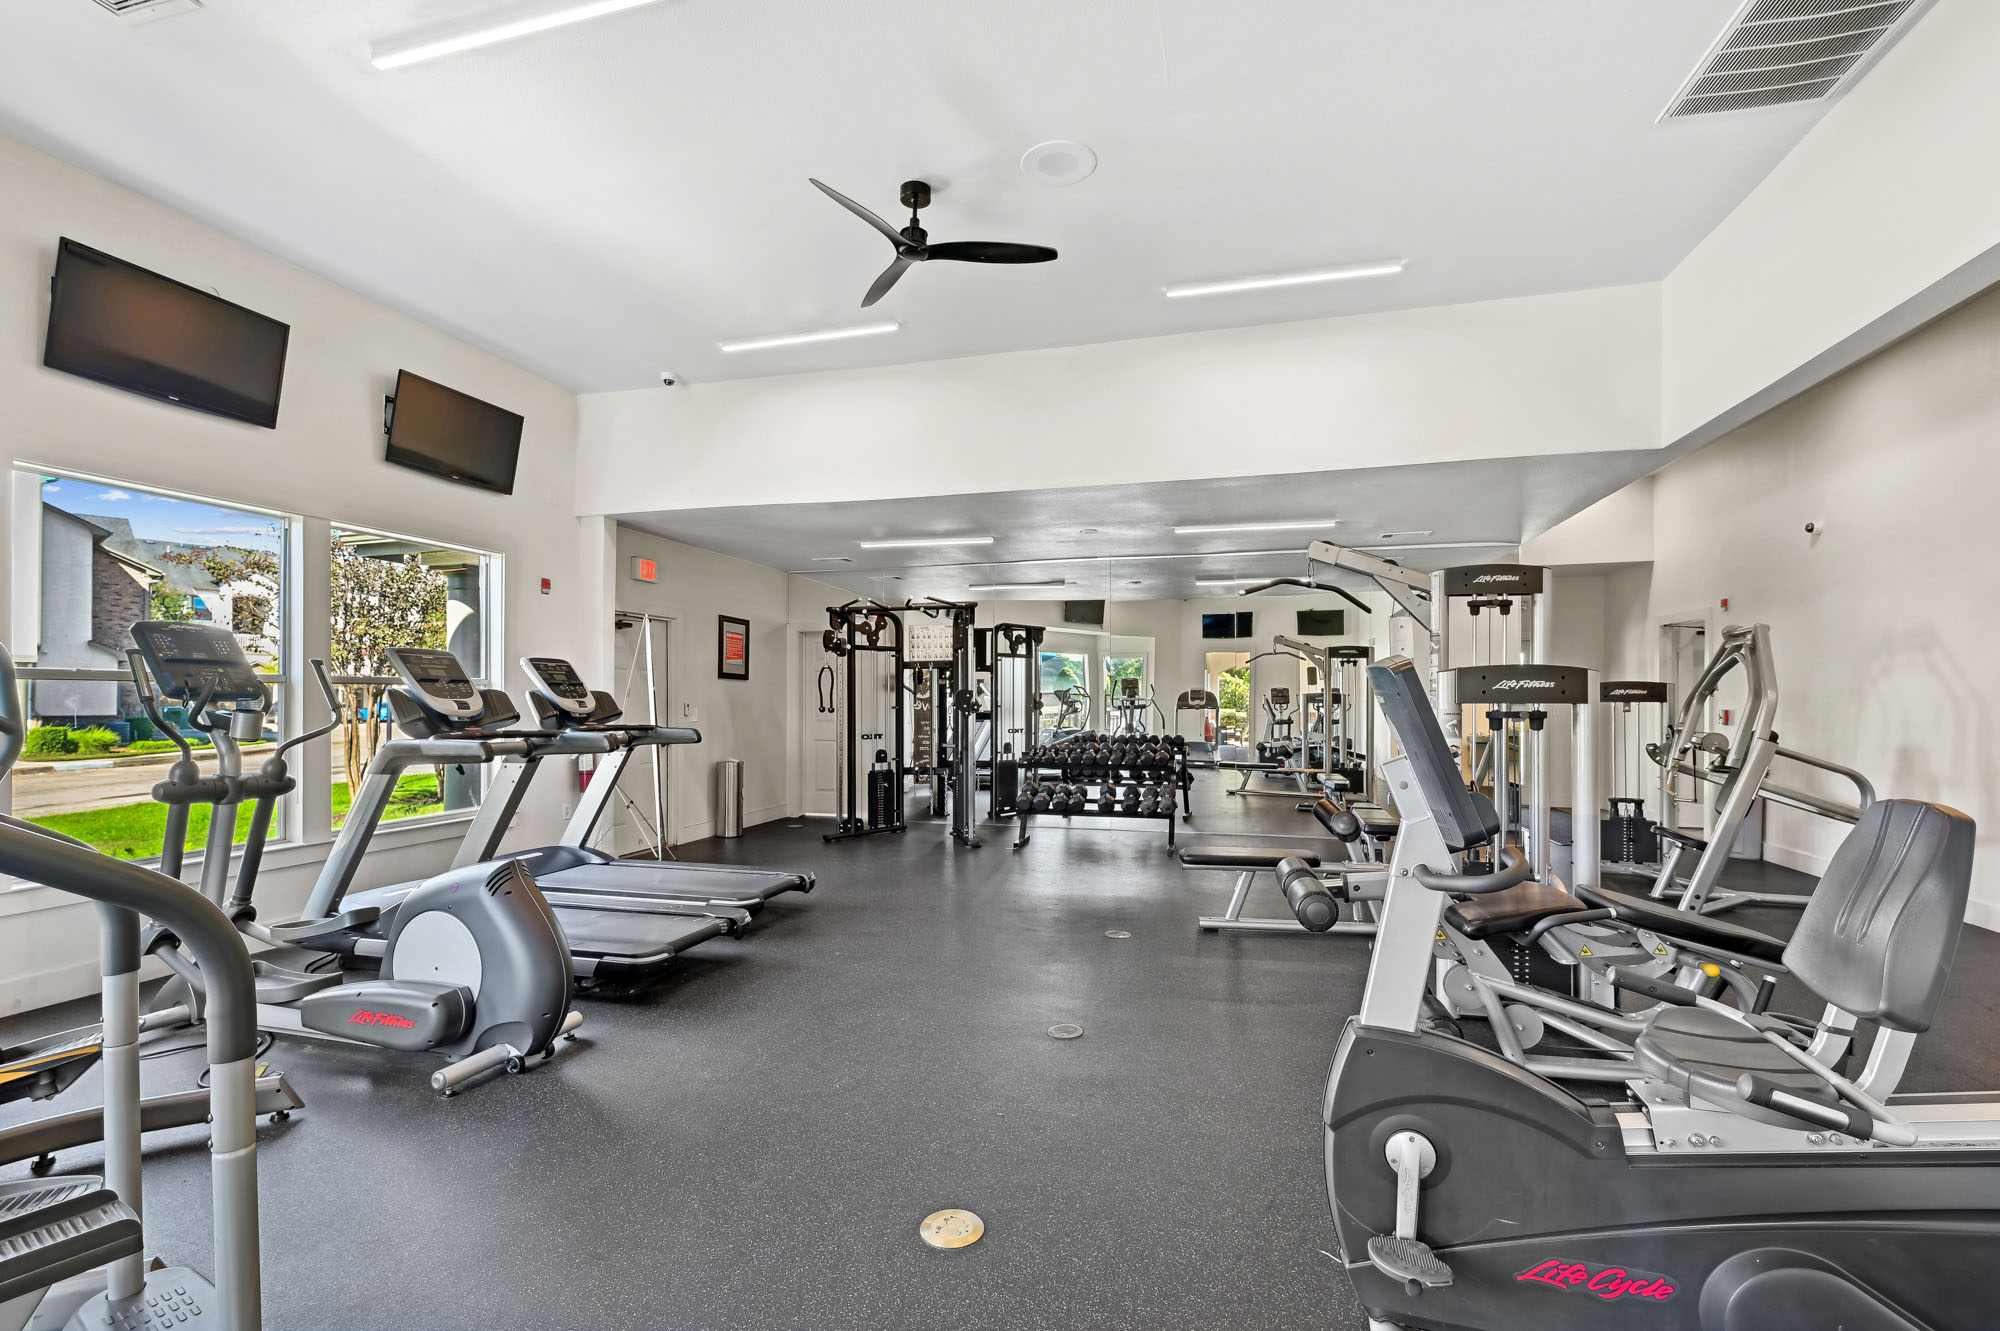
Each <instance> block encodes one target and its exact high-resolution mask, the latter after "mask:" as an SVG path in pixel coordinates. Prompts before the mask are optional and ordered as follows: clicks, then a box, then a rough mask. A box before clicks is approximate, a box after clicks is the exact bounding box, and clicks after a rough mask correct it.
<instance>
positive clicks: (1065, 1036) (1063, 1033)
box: [1049, 1021, 1083, 1040]
mask: <svg viewBox="0 0 2000 1331" xmlns="http://www.w3.org/2000/svg"><path fill="white" fill-rule="evenodd" d="M1049 1034H1050V1035H1051V1036H1053V1037H1055V1038H1056V1039H1058V1040H1074V1039H1076V1038H1077V1037H1078V1036H1080V1035H1082V1034H1083V1027H1081V1026H1078V1025H1075V1024H1073V1023H1071V1022H1067V1021H1066V1022H1064V1023H1063V1024H1062V1025H1060V1026H1051V1027H1049Z"/></svg>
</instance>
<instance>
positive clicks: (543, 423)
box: [0, 138, 587, 1012]
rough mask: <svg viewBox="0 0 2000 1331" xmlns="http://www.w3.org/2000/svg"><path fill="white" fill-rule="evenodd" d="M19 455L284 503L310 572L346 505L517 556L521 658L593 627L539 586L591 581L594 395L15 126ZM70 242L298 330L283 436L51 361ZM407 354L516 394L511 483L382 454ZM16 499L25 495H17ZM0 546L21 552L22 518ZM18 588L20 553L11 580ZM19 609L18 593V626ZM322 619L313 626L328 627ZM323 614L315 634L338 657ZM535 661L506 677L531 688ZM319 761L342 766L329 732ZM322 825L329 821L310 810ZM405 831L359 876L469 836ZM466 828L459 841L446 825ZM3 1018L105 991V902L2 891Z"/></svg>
mask: <svg viewBox="0 0 2000 1331" xmlns="http://www.w3.org/2000/svg"><path fill="white" fill-rule="evenodd" d="M0 198H4V199H5V200H6V201H7V202H6V206H5V207H4V208H0V309H5V310H7V311H9V312H10V313H9V315H8V317H7V318H6V319H4V320H0V402H4V403H5V404H6V409H5V411H4V413H0V450H4V453H5V456H6V459H7V460H9V461H14V462H26V463H33V464H38V465H40V466H44V467H48V468H52V469H61V470H69V471H76V472H84V473H90V474H95V475H100V476H103V477H107V478H110V479H114V480H118V481H126V482H130V483H132V484H135V485H141V486H149V487H156V488H165V489H171V490H185V491H191V492H195V493H199V494H201V495H204V496H208V497H211V498H215V499H220V500H224V501H237V502H242V503H247V504H254V505H257V506H260V507H266V508H277V509H281V510H284V511H287V512H292V513H297V514H301V515H304V516H306V517H308V518H310V519H313V520H314V525H312V526H311V527H310V531H316V532H317V533H318V535H317V540H318V541H319V542H320V543H321V545H320V548H319V549H318V551H317V552H315V550H314V549H313V547H312V541H313V538H312V536H311V535H310V534H309V537H308V548H307V552H306V553H307V559H306V567H305V569H303V570H302V576H304V577H308V578H317V579H319V580H320V581H321V582H323V581H324V579H325V578H326V560H327V557H326V554H325V551H324V542H325V540H326V528H325V523H326V522H327V521H328V520H332V521H338V522H344V523H352V524H356V525H361V526H369V527H376V528H381V529H385V530H388V531H393V532H402V533H409V534H414V535H419V536H424V537H429V538H434V539H437V540H440V541H447V542H452V543H454V544H460V545H466V546H470V547H472V548H475V549H484V550H490V551H493V552H496V553H498V554H500V555H502V556H503V557H504V563H505V571H506V578H507V595H506V612H505V615H504V625H503V629H504V641H503V643H502V647H503V650H504V654H505V655H504V659H505V660H507V661H508V662H510V663H511V662H512V660H513V659H514V658H515V657H516V656H518V655H520V654H521V653H522V652H523V651H528V650H540V649H544V648H547V647H549V646H551V645H554V644H561V643H566V642H570V641H574V640H576V639H577V637H578V635H579V634H580V633H582V632H583V631H584V630H585V629H586V627H587V625H586V624H585V623H583V622H582V621H580V620H579V619H578V618H577V617H576V615H575V607H576V606H577V605H578V604H579V603H578V601H577V600H576V599H575V598H573V597H568V596H550V597H543V596H541V595H540V594H539V591H538V587H537V583H538V580H539V579H540V578H543V577H549V578H551V579H553V580H554V582H555V584H556V586H557V587H558V588H564V587H568V586H571V585H572V580H573V574H574V572H575V569H576V550H577V536H576V523H575V520H574V518H573V516H572V515H573V513H574V512H575V504H574V500H573V497H572V493H571V491H572V485H573V478H574V475H575V466H574V449H575V434H576V413H575V399H574V398H573V397H572V396H571V395H570V394H569V393H567V392H565V391H564V390H563V389H561V388H558V387H557V386H555V385H554V384H551V383H548V382H546V381H545V380H542V379H539V378H537V377H535V376H534V375H531V374H528V373H526V372H525V371H522V370H519V369H516V368H515V367H513V366H511V365H508V364H505V363H503V362H501V361H499V360H497V359H495V358H494V357H492V356H489V355H487V354H485V353H483V352H480V351H476V350H474V349H472V348H470V347H468V346H466V345H464V344H462V343H460V342H456V341H454V340H453V339H451V338H449V337H446V336H445V335H443V334H441V333H438V332H435V331H433V330H432V329H429V328H426V327H424V326H423V325H421V324H418V323H416V322H415V321H413V320H411V319H408V318H405V317H404V316H402V315H400V314H395V313H393V312H391V311H389V310H387V309H384V308H383V307H381V306H379V305H375V304H372V303H370V302H369V301H366V300H363V299H362V298H360V297H359V296H356V295H354V294H352V293H351V292H348V291H345V290H342V289H341V288H339V287H336V286H333V285H332V284H330V283H328V282H325V281H323V280H321V279H319V278H316V277H311V276H308V275H307V274H305V273H303V272H300V271H299V270H298V269H295V268H292V267H290V266H288V265H286V264H284V263H282V262H280V261H279V260H277V259H275V258H272V257H271V256H269V255H267V254H264V253H262V252H260V251H258V250H255V249H252V248H250V247H249V246H247V245H244V244H242V243H240V242H238V241H235V240H232V239H230V238H228V237H226V236H224V235H222V234H221V233H219V232H216V231H213V230H211V229H210V228H208V227H206V226H203V225H201V224H199V223H197V222H194V221H192V220H191V219H189V218H187V217H184V216H182V215H180V214H178V213H175V212H173V211H171V210H169V209H167V208H165V207H162V206H161V205H159V204H156V203H152V202H149V201H148V200H146V199H143V198H141V197H140V196H138V195H136V194H133V193H131V192H129V191H127V190H124V189H121V188H119V187H117V186H115V185H112V184H109V183H108V182H106V181H103V180H100V179H98V178H96V177H94V176H91V175H88V174H86V173H84V172H82V171H79V170H77V169H76V168H74V167H71V166H68V165H65V164H63V163H61V162H58V161H56V160H55V159H54V158H51V157H47V156H44V155H43V154H40V153H37V152H34V151H32V150H30V149H28V148H25V147H23V146H22V145H20V144H18V143H15V142H13V141H11V140H9V139H5V138H0ZM59 236H71V237H73V238H75V239H77V240H79V241H82V242H83V243H85V244H87V245H92V246H95V247H98V248H101V249H104V250H107V251H109V252H111V253H113V254H116V255H118V256H120V257H121V258H125V259H129V260H131V261H132V262H134V263H137V264H140V265H142V266H144V267H147V268H152V269H155V270H157V271H160V272H163V273H165V274H167V275H169V276H171V277H174V278H177V279H179V280H181V281H184V282H188V283H190V284H192V285H195V286H200V287H212V288H214V289H215V290H217V291H219V292H220V293H221V294H222V295H223V296H224V297H225V298H227V299H229V300H233V301H236V302H239V303H241V304H244V305H248V306H249V307H250V308H252V309H255V310H259V311H262V312H263V313H265V314H269V315H271V316H273V317H274V318H278V319H282V320H284V321H285V322H287V323H289V324H290V325H291V326H292V336H291V348H290V353H289V357H288V360H287V364H286V371H285V388H284V400H283V403H282V406H281V409H280V415H279V424H278V428H277V429H275V430H264V429H259V428H257V427H254V426H249V425H243V424H239V423H237V422H233V421H226V420H222V419H220V418H219V417H214V416H207V415H202V414H199V413H196V412H192V411H184V410H181V409H179V408H176V407H173V406H169V405H166V404H163V403H159V402H154V401H151V400H149V399H145V398H141V397H137V396H134V395H132V394H129V393H122V392H119V391H117V390H115V389H111V388H106V387H102V386H100V385H98V384H94V383H89V382H86V381H84V380H82V379H78V378H74V377H72V376H70V375H66V374H59V373H57V372H55V371H52V370H46V369H43V368H42V365H41V350H42V347H41V343H42V335H43V330H44V327H45V323H46V315H47V309H48V296H49V278H50V275H51V273H52V272H53V270H54V263H55V247H56V240H57V238H58V237H59ZM399 367H407V368H409V369H411V370H414V371H417V372H418V373H420V374H423V375H425V376H427V377H430V378H433V379H437V380H440V381H442V382H444V383H447V384H450V385H452V386H454V387H456V388H461V389H463V390H465V391H466V392H468V393H472V394H474V395H475V396H478V397H482V398H486V399H488V400H490V401H493V402H497V403H499V404H500V405H502V406H505V407H507V408H508V409H510V410H513V411H517V412H520V413H522V414H523V415H524V416H525V417H526V418H527V427H526V431H525V434H524V436H523V439H522V447H521V465H520V474H519V477H518V478H517V481H516V491H515V494H514V495H513V496H512V497H506V496H500V495H493V494H487V493H485V492H482V491H477V490H471V489H467V488H465V487H462V486H456V485H451V484H448V483H446V482H443V481H438V480H433V479H431V478H429V477H425V476H421V475H419V474H417V473H415V472H411V471H407V470H404V469H402V468H397V467H391V466H389V465H388V464H387V463H386V462H384V461H383V460H382V454H383V438H382V426H381V421H382V398H383V395H384V394H385V393H387V392H389V391H391V390H392V388H393V386H394V382H395V374H396V371H397V369H398V368H399ZM9 511H10V512H11V511H12V510H11V509H10V510H9ZM0 536H4V537H6V538H7V539H0V561H5V562H7V563H8V564H9V565H10V566H11V563H12V553H11V552H12V540H11V532H8V533H0ZM12 586H13V578H12V575H11V567H10V570H9V572H8V574H7V575H6V576H0V587H7V588H9V589H10V594H11V588H12ZM7 622H11V619H10V616H9V613H8V611H7V608H6V607H0V623H7ZM313 634H316V635H317V637H316V638H315V637H314V636H313ZM325 635H326V628H325V626H324V625H319V626H316V627H315V628H314V629H313V631H312V634H309V635H308V637H307V640H306V642H305V644H304V646H305V650H306V651H307V652H308V653H312V654H318V655H324V654H325V651H326V637H325ZM521 682H522V681H521V680H520V678H519V676H518V672H517V671H516V670H515V669H514V668H513V667H512V666H511V664H510V666H509V668H508V680H507V683H508V686H509V687H510V688H512V689H514V690H516V691H517V692H518V688H519V686H520V684H521ZM317 747H318V753H317V755H316V756H314V755H306V756H302V757H301V758H300V759H299V762H300V764H301V765H303V764H304V763H308V762H318V763H320V764H322V765H324V764H326V763H327V762H328V759H327V757H326V749H325V747H324V744H321V745H320V746H317ZM559 799H560V792H558V791H555V790H554V789H552V788H545V789H542V790H540V791H537V792H534V793H533V794H532V795H531V797H530V800H529V803H528V805H527V806H526V807H525V808H524V810H523V812H522V813H521V815H520V817H519V819H518V821H517V823H516V827H515V830H514V833H513V836H512V838H511V839H512V840H513V841H515V842H516V843H520V842H532V841H539V840H549V839H552V838H553V837H554V835H555V834H556V833H557V832H559V831H560V828H561V823H560V817H559V812H560V810H559V808H558V803H559ZM307 812H308V815H309V818H308V833H309V841H319V842H320V844H308V845H303V846H299V847H296V848H281V849H278V850H274V851H273V853H272V854H271V855H270V856H269V857H267V859H266V861H265V872H264V875H263V883H262V890H261V891H260V893H259V896H260V900H262V901H263V902H264V903H265V907H264V912H263V913H264V915H265V918H267V919H282V918H285V917H286V916H287V914H288V913H289V912H291V911H292V910H293V909H294V908H295V907H296V906H298V905H299V904H300V903H302V902H303V900H304V896H305V892H306V889H307V887H308V886H309V885H310V880H311V877H312V873H313V871H314V869H315V868H316V865H317V861H318V860H319V859H320V858H322V857H323V856H324V853H325V846H324V844H323V838H324V837H325V835H326V832H325V828H326V822H327V813H326V811H325V810H324V809H319V810H310V809H309V810H308V811H307ZM314 823H316V824H317V831H316V832H315V831H314V828H313V824H314ZM439 835H440V834H439V833H438V832H436V831H429V832H425V831H420V830H416V829H395V830H391V831H388V832H385V833H384V834H383V835H382V836H379V837H377V838H376V841H375V845H376V846H377V847H379V849H376V850H375V851H373V852H372V853H371V854H370V856H369V858H368V860H367V861H366V863H364V865H363V866H362V871H361V878H360V885H361V886H368V885H372V884H374V883H380V882H389V881H395V880H397V879H400V878H405V877H410V876H414V875H417V874H420V873H426V872H430V871H433V870H435V869H440V868H443V867H444V866H445V865H446V864H448V863H449V861H450V857H451V851H452V842H451V841H450V840H444V841H440V840H438V836H439ZM446 835H447V836H449V835H451V834H449V833H447V834H446ZM0 917H5V920H4V923H0V1012H6V1011H12V1010H15V1009H19V1008H23V1007H30V1006H37V1005H40V1004H43V1003H48V1002H54V1001H57V1000H59V999H63V998H69V997H74V996H76V995H79V994H83V993H88V992H91V991H93V990H94V989H95V987H96V941H95V940H96V922H95V918H94V915H93V913H92V911H91V910H90V908H89V907H87V906H84V905H81V904H78V903H76V901H75V899H74V898H67V897H64V896H62V895H61V894H59V893H56V892H54V891H52V890H50V889H47V888H39V887H29V888H22V889H20V890H17V891H14V892H9V893H0Z"/></svg>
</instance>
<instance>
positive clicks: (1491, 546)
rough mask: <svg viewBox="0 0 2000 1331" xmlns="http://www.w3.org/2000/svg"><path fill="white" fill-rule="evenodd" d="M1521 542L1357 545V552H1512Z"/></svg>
mask: <svg viewBox="0 0 2000 1331" xmlns="http://www.w3.org/2000/svg"><path fill="white" fill-rule="evenodd" d="M1519 544H1520V542H1519V541H1428V542H1425V543H1424V544H1422V545H1357V546H1354V547H1353V548H1354V549H1356V550H1511V549H1512V548H1513V547H1515V546H1517V545H1519Z"/></svg>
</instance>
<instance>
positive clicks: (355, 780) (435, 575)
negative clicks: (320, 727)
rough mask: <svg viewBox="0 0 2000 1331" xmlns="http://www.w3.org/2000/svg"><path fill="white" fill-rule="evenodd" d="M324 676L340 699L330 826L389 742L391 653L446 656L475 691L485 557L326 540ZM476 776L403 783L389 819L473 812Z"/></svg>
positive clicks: (483, 645) (349, 535)
mask: <svg viewBox="0 0 2000 1331" xmlns="http://www.w3.org/2000/svg"><path fill="white" fill-rule="evenodd" d="M332 541H333V543H332V550H331V552H330V553H331V568H332V574H331V584H332V585H331V588H330V598H329V599H330V614H331V624H332V643H333V650H332V654H331V656H330V658H329V660H328V661H327V669H328V671H329V673H331V674H332V675H333V676H334V677H335V681H336V683H337V684H338V686H339V691H340V695H341V713H342V721H341V725H340V728H339V729H337V730H335V731H334V733H333V768H334V779H333V786H332V801H333V826H335V827H336V828H337V827H339V826H340V825H341V824H342V823H343V822H345V821H346V819H347V810H348V807H349V805H350V803H351V802H352V792H353V790H354V788H355V786H356V785H358V784H359V783H360V780H361V774H362V773H363V772H364V771H366V770H367V767H368V760H369V759H370V758H371V757H372V756H373V755H374V753H375V750H376V749H377V748H378V747H380V745H381V744H382V743H383V741H385V740H387V739H389V738H391V730H392V727H391V726H390V724H389V708H388V702H387V701H386V699H385V696H384V694H385V692H386V689H387V686H388V683H389V682H390V679H391V677H393V675H394V674H395V672H394V671H393V670H392V669H391V668H390V665H389V657H388V649H389V648H391V647H429V648H444V649H447V650H449V651H451V652H452V653H453V654H454V655H456V656H457V657H458V659H459V661H460V662H461V663H463V664H464V666H465V669H466V672H467V673H468V674H470V675H471V676H472V677H473V679H474V680H475V681H477V682H479V683H481V684H482V685H484V684H486V683H489V682H490V681H488V680H487V679H486V678H485V676H486V672H487V661H488V659H489V643H488V637H489V632H488V625H489V624H490V623H491V622H492V619H493V616H492V614H491V613H490V612H489V609H488V606H487V595H488V582H489V579H488V577H487V571H488V570H487V565H488V564H489V563H490V562H491V556H488V555H484V554H481V553H479V552H478V551H474V550H461V549H458V548H456V547H454V546H449V545H442V544H438V543H436V542H432V541H424V540H418V539H412V538H408V537H401V536H387V535H383V534H381V533H379V532H370V531H362V530H360V529H358V528H352V527H335V528H333V533H332ZM483 775H484V772H483V769H481V768H478V767H465V768H458V767H443V768H429V769H421V770H413V771H409V772H406V773H404V775H403V776H402V778H401V779H400V780H399V781H398V782H397V784H396V794H395V796H394V797H393V798H392V799H391V800H390V803H389V811H388V813H387V814H386V815H385V817H386V818H389V819H400V818H418V817H425V816H428V815H432V814H440V813H455V812H458V811H460V810H465V809H471V808H474V807H476V806H477V805H478V803H479V797H480V789H481V786H480V783H481V780H482V778H483Z"/></svg>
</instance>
